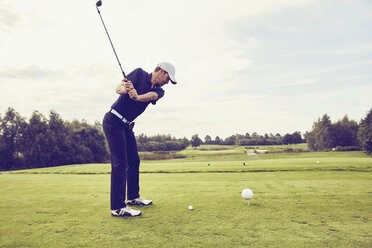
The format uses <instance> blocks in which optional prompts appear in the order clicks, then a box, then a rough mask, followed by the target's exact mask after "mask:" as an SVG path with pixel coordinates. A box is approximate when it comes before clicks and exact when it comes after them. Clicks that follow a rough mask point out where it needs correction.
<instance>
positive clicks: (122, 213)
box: [111, 207, 141, 217]
mask: <svg viewBox="0 0 372 248" xmlns="http://www.w3.org/2000/svg"><path fill="white" fill-rule="evenodd" d="M111 215H112V216H114V217H135V216H140V215H141V211H139V210H135V209H131V208H128V207H125V208H120V209H116V210H111Z"/></svg>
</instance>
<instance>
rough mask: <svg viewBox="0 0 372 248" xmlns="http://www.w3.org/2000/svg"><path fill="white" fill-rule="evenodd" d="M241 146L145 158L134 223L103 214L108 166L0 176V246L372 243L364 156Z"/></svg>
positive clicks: (369, 177)
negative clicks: (141, 200)
mask: <svg viewBox="0 0 372 248" xmlns="http://www.w3.org/2000/svg"><path fill="white" fill-rule="evenodd" d="M241 149H242V148H240V147H235V149H232V150H226V151H223V152H224V153H225V154H226V156H227V157H228V160H226V161H224V159H225V158H223V156H219V155H218V154H219V153H218V152H217V151H198V153H199V155H198V156H194V157H188V158H185V159H176V160H163V161H144V162H143V165H142V167H141V171H142V173H141V174H140V179H141V194H142V195H143V196H144V197H145V198H150V199H152V200H153V201H154V205H153V206H149V207H143V208H141V210H142V212H143V215H142V216H141V217H138V218H114V217H111V216H110V212H109V185H110V175H109V174H108V172H109V165H107V164H106V165H97V164H96V165H73V166H63V167H56V168H45V169H34V170H24V171H18V172H3V173H2V175H1V176H0V194H1V202H0V211H1V217H0V221H1V223H2V225H1V229H0V237H1V241H0V247H123V246H125V247H371V245H372V236H371V235H372V231H371V230H372V224H371V218H372V187H371V186H372V183H371V182H372V174H371V165H372V164H371V162H372V159H371V158H370V157H368V156H366V155H364V154H363V153H361V152H350V153H348V152H343V153H332V152H331V153H298V154H284V153H281V154H262V155H257V156H254V158H251V157H249V158H248V157H247V158H246V157H245V155H241V154H242V152H241ZM186 152H188V153H190V154H191V153H194V154H196V153H197V151H192V150H190V151H186ZM243 158H244V159H245V158H246V160H244V161H248V165H247V166H243V165H241V162H242V161H243V160H242V159H243ZM205 161H209V162H210V163H211V165H210V166H208V165H207V163H205ZM315 161H321V162H320V163H315ZM332 161H333V162H332ZM322 163H323V164H324V167H323V168H322V167H321V166H322ZM249 166H251V167H249ZM84 168H85V169H84ZM187 168H189V171H187ZM304 168H305V169H304ZM249 170H252V171H249ZM258 170H262V171H258ZM265 170H267V171H265ZM89 172H90V173H89ZM162 172H163V173H162ZM165 172H167V173H165ZM244 188H250V189H252V190H253V192H254V197H253V198H252V200H251V201H250V203H251V204H250V206H248V204H247V201H245V200H243V199H242V197H241V191H242V190H243V189H244ZM189 205H192V206H193V207H194V210H188V206H189Z"/></svg>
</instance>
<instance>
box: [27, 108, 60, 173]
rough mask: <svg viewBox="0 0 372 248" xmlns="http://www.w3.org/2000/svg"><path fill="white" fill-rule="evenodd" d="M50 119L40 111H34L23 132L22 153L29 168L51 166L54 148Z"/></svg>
mask: <svg viewBox="0 0 372 248" xmlns="http://www.w3.org/2000/svg"><path fill="white" fill-rule="evenodd" d="M51 137H52V135H50V131H49V128H48V120H47V119H46V118H45V116H44V115H42V114H41V113H40V112H38V111H34V112H33V113H32V116H31V118H30V119H29V121H28V124H27V125H26V127H25V129H24V133H23V138H22V154H23V156H24V159H25V165H26V167H27V168H36V167H45V166H50V164H49V163H50V160H51V159H50V158H51V157H50V156H51V152H52V150H53V149H54V147H53V143H52V140H51Z"/></svg>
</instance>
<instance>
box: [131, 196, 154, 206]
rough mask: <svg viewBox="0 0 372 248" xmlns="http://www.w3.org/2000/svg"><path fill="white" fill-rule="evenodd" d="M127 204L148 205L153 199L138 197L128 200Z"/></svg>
mask: <svg viewBox="0 0 372 248" xmlns="http://www.w3.org/2000/svg"><path fill="white" fill-rule="evenodd" d="M127 204H128V205H132V206H148V205H151V204H152V201H151V200H145V199H143V198H142V197H138V198H136V199H133V200H128V201H127Z"/></svg>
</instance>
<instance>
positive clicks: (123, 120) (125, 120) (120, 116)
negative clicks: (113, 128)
mask: <svg viewBox="0 0 372 248" xmlns="http://www.w3.org/2000/svg"><path fill="white" fill-rule="evenodd" d="M109 112H110V113H113V114H114V115H116V116H117V117H118V118H119V119H120V120H121V121H122V122H124V123H125V124H128V125H131V124H132V122H130V121H128V120H127V119H125V117H124V116H122V115H121V114H120V113H119V112H118V111H116V110H115V109H110V111H109Z"/></svg>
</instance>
